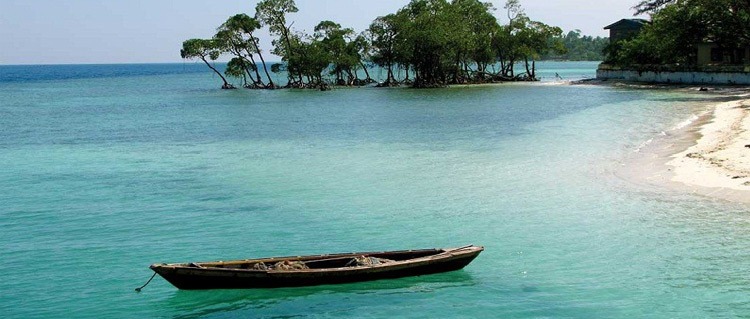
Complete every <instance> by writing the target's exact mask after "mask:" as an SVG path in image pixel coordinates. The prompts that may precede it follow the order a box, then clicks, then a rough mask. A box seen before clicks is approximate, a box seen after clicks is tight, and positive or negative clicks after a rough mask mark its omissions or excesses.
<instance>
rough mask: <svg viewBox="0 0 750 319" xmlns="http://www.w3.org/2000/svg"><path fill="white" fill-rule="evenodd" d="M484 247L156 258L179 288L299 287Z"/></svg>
mask: <svg viewBox="0 0 750 319" xmlns="http://www.w3.org/2000/svg"><path fill="white" fill-rule="evenodd" d="M483 250H484V247H481V246H474V245H468V246H463V247H458V248H448V249H421V250H401V251H383V252H359V253H342V254H327V255H315V256H288V257H273V258H260V259H245V260H235V261H216V262H198V263H184V264H154V265H151V269H152V270H153V271H154V272H155V273H156V274H159V275H160V276H162V277H163V278H164V279H166V280H167V281H168V282H170V283H171V284H172V285H174V286H175V287H177V288H179V289H186V290H195V289H248V288H278V287H301V286H314V285H324V284H340V283H350V282H359V281H369V280H379V279H390V278H400V277H407V276H420V275H427V274H434V273H440V272H447V271H454V270H459V269H462V268H464V267H465V266H466V265H468V264H469V263H470V262H471V261H472V260H474V258H476V257H477V256H478V255H479V253H481V252H482V251H483Z"/></svg>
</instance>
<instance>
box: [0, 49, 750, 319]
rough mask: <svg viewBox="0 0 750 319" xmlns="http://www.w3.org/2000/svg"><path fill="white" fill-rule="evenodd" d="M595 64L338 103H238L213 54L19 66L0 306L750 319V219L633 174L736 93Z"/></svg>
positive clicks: (6, 163) (124, 314) (180, 312)
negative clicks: (378, 262) (401, 260)
mask: <svg viewBox="0 0 750 319" xmlns="http://www.w3.org/2000/svg"><path fill="white" fill-rule="evenodd" d="M596 65H597V63H596V62H542V63H538V64H537V67H538V72H537V74H538V75H539V76H540V77H541V78H542V81H541V82H537V83H503V84H493V85H478V86H452V87H449V88H444V89H429V90H417V89H408V88H374V87H367V88H339V87H337V88H334V89H333V90H331V91H328V92H321V91H317V90H296V89H295V90H246V89H238V90H221V89H220V86H221V82H220V80H219V79H218V78H217V77H216V76H214V75H212V74H211V73H210V70H208V69H207V68H206V67H205V65H203V64H199V63H193V62H190V63H155V64H95V65H16V66H7V65H3V66H0V101H2V102H0V137H1V138H0V154H2V156H0V180H2V181H3V183H0V206H1V207H3V208H2V209H1V210H0V227H1V228H2V230H3V231H2V232H0V240H2V242H3V249H2V250H1V251H0V257H2V258H3V259H4V260H6V261H8V262H7V263H6V265H5V269H6V270H5V271H4V272H3V273H2V275H0V279H1V280H0V288H1V290H2V291H3V292H5V293H4V294H3V295H2V296H0V313H2V314H3V315H4V317H6V318H49V317H75V318H101V317H106V318H132V317H142V318H175V317H179V318H236V317H259V318H280V317H285V318H288V317H305V318H307V317H315V318H317V317H334V318H337V317H352V316H357V317H371V318H385V317H388V318H392V317H399V318H405V317H406V318H424V317H435V316H438V317H445V318H456V317H462V318H484V317H498V318H633V317H648V318H685V317H691V318H693V317H699V318H706V317H708V318H728V317H745V316H748V315H750V303H748V302H747V296H748V293H750V285H748V284H749V283H750V274H748V273H747V269H750V258H749V257H750V256H748V253H747V247H748V245H750V232H748V231H747V226H748V222H747V220H748V217H750V210H749V208H750V206H748V205H747V204H741V203H733V202H727V201H722V200H717V199H714V198H710V197H705V196H701V195H697V194H692V193H688V192H683V191H679V190H675V189H670V188H661V187H653V185H644V184H642V183H638V182H637V181H636V182H634V180H633V177H632V176H628V177H624V176H623V175H624V174H625V175H627V173H628V172H627V170H625V171H623V167H624V166H625V167H627V166H626V164H629V163H632V159H633V158H634V157H635V158H637V157H638V156H639V151H640V150H641V149H643V148H644V146H646V145H650V144H651V143H670V140H669V139H670V138H671V137H672V136H673V135H676V134H682V133H681V132H683V131H684V128H685V127H686V125H689V124H690V121H691V120H693V119H695V118H696V116H697V115H701V114H704V113H705V112H706V111H707V110H709V109H710V107H711V106H712V105H715V104H716V103H718V102H719V101H721V97H717V96H715V95H707V94H701V93H699V92H692V91H690V90H672V89H664V88H660V89H653V88H640V87H632V86H617V85H609V86H598V85H570V84H569V82H568V81H571V80H580V79H585V78H593V77H595V70H596ZM373 77H375V78H376V79H382V78H383V77H384V73H383V72H382V71H375V72H374V73H373ZM560 78H562V80H560ZM686 121H687V122H686ZM686 123H687V124H686ZM467 244H475V245H481V246H484V247H485V249H486V250H485V251H484V252H483V253H482V254H481V255H480V256H479V257H478V258H477V259H476V260H475V261H474V262H473V263H471V264H470V265H469V266H467V267H466V268H465V269H463V270H460V271H455V272H449V273H443V274H436V275H429V276H420V277H411V278H403V279H395V280H383V281H374V282H364V283H355V284H346V285H330V286H318V287H306V288H288V289H287V288H284V289H261V290H218V291H180V290H177V289H176V288H174V287H173V286H171V285H170V284H169V283H168V282H166V281H165V280H163V279H161V278H159V277H156V278H155V279H154V280H153V282H151V283H150V285H149V286H148V287H146V288H145V289H144V290H143V291H142V292H140V293H136V292H134V290H133V289H134V288H136V287H138V286H141V285H142V284H143V283H145V281H146V280H148V278H149V277H150V276H151V275H152V273H153V272H151V270H150V269H149V268H148V266H149V265H150V264H154V263H162V262H194V261H211V260H232V259H246V258H258V257H268V256H288V255H307V254H324V253H336V252H347V251H383V250H402V249H421V248H434V247H458V246H463V245H467Z"/></svg>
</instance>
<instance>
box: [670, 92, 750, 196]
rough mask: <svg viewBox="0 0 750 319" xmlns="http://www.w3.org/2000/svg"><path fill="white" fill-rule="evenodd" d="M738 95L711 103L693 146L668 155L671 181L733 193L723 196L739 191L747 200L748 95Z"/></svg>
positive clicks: (749, 162)
mask: <svg viewBox="0 0 750 319" xmlns="http://www.w3.org/2000/svg"><path fill="white" fill-rule="evenodd" d="M737 98H738V99H737V100H735V101H730V102H724V103H720V104H718V105H716V106H714V107H713V111H711V112H710V114H709V116H710V117H711V118H710V120H709V121H706V122H705V123H699V124H700V127H699V128H698V134H699V135H700V137H699V138H698V139H697V140H696V141H695V142H694V145H693V146H691V147H689V148H687V149H685V150H683V151H682V152H679V153H677V154H673V155H672V156H670V160H669V161H668V162H667V163H666V165H668V166H669V167H671V170H672V172H673V176H672V178H671V180H672V181H674V182H679V183H682V184H685V185H690V186H694V187H702V188H707V189H710V190H711V193H710V194H718V195H720V194H722V193H727V194H726V195H732V196H723V195H722V196H720V197H729V198H726V199H732V198H734V197H735V196H734V195H735V194H730V193H735V192H741V194H744V197H745V198H744V200H742V201H743V202H750V97H749V96H748V94H743V95H740V96H737ZM736 195H739V194H736Z"/></svg>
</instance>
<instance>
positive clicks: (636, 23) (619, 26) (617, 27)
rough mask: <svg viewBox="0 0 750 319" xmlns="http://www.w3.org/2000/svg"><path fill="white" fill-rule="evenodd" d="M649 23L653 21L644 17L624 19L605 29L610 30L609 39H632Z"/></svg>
mask: <svg viewBox="0 0 750 319" xmlns="http://www.w3.org/2000/svg"><path fill="white" fill-rule="evenodd" d="M649 23H651V22H650V21H648V20H644V19H622V20H620V21H617V22H615V23H612V24H610V25H608V26H606V27H604V30H609V41H610V43H615V42H617V41H620V40H627V39H632V38H633V37H635V36H636V35H638V32H640V31H641V28H643V27H644V26H645V25H647V24H649Z"/></svg>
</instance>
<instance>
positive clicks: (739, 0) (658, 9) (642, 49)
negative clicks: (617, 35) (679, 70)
mask: <svg viewBox="0 0 750 319" xmlns="http://www.w3.org/2000/svg"><path fill="white" fill-rule="evenodd" d="M635 10H636V14H643V13H648V14H650V15H651V23H648V24H646V26H644V27H643V29H642V30H641V31H640V32H639V33H638V35H637V36H635V37H633V38H631V39H625V40H622V41H618V42H615V43H612V44H611V45H610V46H609V47H608V48H607V52H608V54H607V58H606V62H607V63H608V64H613V65H619V66H633V65H661V66H665V65H673V66H679V67H683V68H689V67H691V66H694V65H696V64H697V63H698V61H697V51H698V46H700V45H705V44H710V45H712V46H715V48H716V49H717V50H714V51H713V52H712V54H718V55H721V57H714V58H715V59H717V60H722V61H727V62H728V63H729V64H742V63H743V62H746V61H742V60H743V54H744V50H745V49H746V48H748V47H750V1H748V0H646V1H641V2H640V3H639V4H638V5H637V6H636V7H635Z"/></svg>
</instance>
